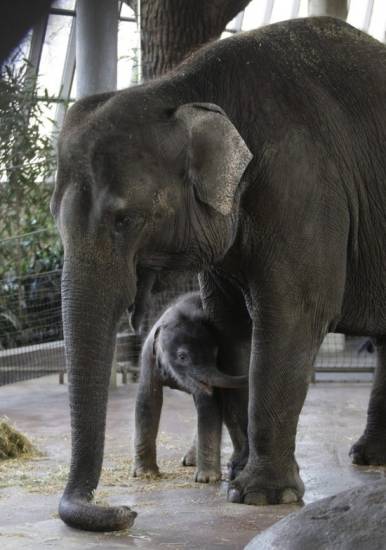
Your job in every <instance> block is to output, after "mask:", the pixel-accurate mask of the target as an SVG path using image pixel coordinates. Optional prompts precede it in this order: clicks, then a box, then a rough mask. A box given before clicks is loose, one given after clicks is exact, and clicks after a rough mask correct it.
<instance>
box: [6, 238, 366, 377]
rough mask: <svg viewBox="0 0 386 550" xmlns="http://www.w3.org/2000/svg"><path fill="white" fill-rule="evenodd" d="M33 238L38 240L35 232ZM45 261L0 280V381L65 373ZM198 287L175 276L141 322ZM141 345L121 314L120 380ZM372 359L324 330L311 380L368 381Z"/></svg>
mask: <svg viewBox="0 0 386 550" xmlns="http://www.w3.org/2000/svg"><path fill="white" fill-rule="evenodd" d="M22 238H24V239H25V236H23V237H22ZM29 238H30V237H29ZM35 238H36V239H41V235H40V233H38V234H37V235H35ZM55 238H57V237H55ZM18 239H19V240H20V238H16V239H13V240H12V239H6V241H0V256H3V257H4V256H5V255H6V254H5V251H4V249H5V248H8V247H10V246H13V247H15V246H19V243H17V241H18ZM48 264H50V262H49V263H48ZM48 264H47V263H46V264H44V263H43V264H41V263H40V264H39V263H38V264H36V263H35V264H34V265H35V266H36V265H37V266H38V267H39V271H36V272H31V271H30V272H28V273H26V274H23V275H18V276H17V275H15V273H13V274H12V276H9V275H8V276H3V278H1V279H0V385H4V384H9V383H12V382H17V381H21V380H26V379H30V378H35V377H39V376H43V375H46V374H49V373H62V374H63V373H64V372H65V358H64V344H63V329H62V317H61V296H60V278H61V270H60V268H58V269H51V270H45V269H44V265H48ZM51 265H52V262H51ZM197 288H198V284H197V278H196V277H195V276H193V275H189V276H183V277H178V278H176V279H175V280H173V284H172V285H170V284H168V285H167V287H166V290H163V291H162V292H159V293H157V294H154V295H153V296H152V299H151V302H150V305H149V309H148V312H147V314H146V319H145V327H146V328H147V329H148V328H150V327H151V326H152V324H153V323H154V321H155V320H156V319H157V318H158V316H159V315H160V313H161V311H162V310H163V309H164V308H165V307H166V305H167V304H168V303H170V302H171V301H173V300H174V299H176V298H177V297H178V296H179V295H180V294H183V293H185V292H189V291H192V290H196V289H197ZM141 344H142V342H141V339H140V338H139V337H136V336H135V335H134V334H133V332H132V330H131V325H130V323H129V319H128V316H127V315H126V314H125V315H124V316H123V317H122V319H121V321H120V324H119V329H118V335H117V345H116V365H117V367H118V372H119V371H120V372H122V374H123V377H124V379H125V380H126V379H127V375H128V374H129V373H130V374H131V375H133V376H135V375H136V373H137V371H138V357H139V354H140V349H141ZM375 363H376V353H374V347H373V346H372V344H371V342H370V341H369V340H367V339H366V338H350V337H345V336H343V335H341V334H329V335H328V336H327V337H326V338H325V340H324V342H323V344H322V347H321V349H320V352H319V354H318V356H317V359H316V362H315V375H314V379H316V380H359V381H361V380H370V379H371V377H372V373H373V370H374V367H375Z"/></svg>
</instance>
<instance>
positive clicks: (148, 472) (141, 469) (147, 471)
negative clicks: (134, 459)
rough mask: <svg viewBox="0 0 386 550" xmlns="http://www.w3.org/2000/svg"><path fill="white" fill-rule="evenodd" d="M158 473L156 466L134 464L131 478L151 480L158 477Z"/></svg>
mask: <svg viewBox="0 0 386 550" xmlns="http://www.w3.org/2000/svg"><path fill="white" fill-rule="evenodd" d="M159 476H160V472H159V469H158V466H157V464H139V463H136V464H135V466H134V469H133V477H140V478H143V479H146V478H147V479H149V478H150V479H151V478H155V477H159Z"/></svg>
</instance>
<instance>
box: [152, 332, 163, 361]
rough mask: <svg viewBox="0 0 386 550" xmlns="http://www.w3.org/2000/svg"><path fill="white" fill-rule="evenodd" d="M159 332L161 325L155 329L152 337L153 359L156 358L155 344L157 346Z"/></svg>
mask: <svg viewBox="0 0 386 550" xmlns="http://www.w3.org/2000/svg"><path fill="white" fill-rule="evenodd" d="M160 330H161V325H160V326H159V327H157V328H156V331H155V333H154V337H153V357H156V355H157V344H158V337H159V333H160Z"/></svg>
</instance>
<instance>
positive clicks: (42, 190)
mask: <svg viewBox="0 0 386 550" xmlns="http://www.w3.org/2000/svg"><path fill="white" fill-rule="evenodd" d="M52 100H53V98H51V97H49V96H48V94H47V92H46V91H45V92H44V93H42V92H41V91H40V90H39V88H38V86H37V78H36V75H34V73H33V71H32V68H31V66H30V65H29V64H28V62H27V61H23V62H20V61H18V62H14V63H11V64H9V65H6V66H3V67H2V68H1V69H0V120H1V124H0V258H1V261H0V349H1V347H3V348H9V347H14V346H15V345H25V344H27V343H33V342H35V341H44V340H46V339H47V338H48V339H50V335H49V331H48V329H45V328H44V330H43V329H41V328H37V327H38V323H37V320H38V319H37V318H38V316H39V312H40V311H41V310H42V307H43V305H42V304H44V303H47V297H46V296H45V295H49V299H50V301H51V302H50V303H54V302H55V303H56V301H57V296H58V293H59V288H58V285H57V283H56V280H57V275H56V274H55V273H54V274H52V275H48V279H47V278H44V277H42V274H45V273H47V272H55V271H56V270H58V269H60V267H61V263H62V255H63V254H62V247H61V244H60V239H59V237H58V235H57V232H56V229H55V226H54V222H53V219H52V216H51V213H50V210H49V203H50V197H51V194H52V187H53V173H54V169H55V154H54V147H53V143H52V139H51V136H52V131H51V132H50V133H48V132H47V129H48V127H49V129H50V130H51V129H52V124H53V121H52V120H50V119H49V117H48V116H47V114H46V109H47V107H48V106H49V105H50V104H52ZM47 281H48V282H47ZM47 307H48V306H47ZM59 315H60V312H59ZM57 317H58V314H57V313H56V312H55V322H56V324H57V323H58V320H57ZM47 323H48V319H47ZM40 324H41V323H40ZM51 339H52V337H51Z"/></svg>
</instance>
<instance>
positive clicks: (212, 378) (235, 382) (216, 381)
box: [203, 366, 248, 389]
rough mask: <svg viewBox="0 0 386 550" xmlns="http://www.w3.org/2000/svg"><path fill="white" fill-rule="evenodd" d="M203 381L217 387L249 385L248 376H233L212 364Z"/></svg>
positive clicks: (243, 386) (242, 386)
mask: <svg viewBox="0 0 386 550" xmlns="http://www.w3.org/2000/svg"><path fill="white" fill-rule="evenodd" d="M203 382H205V384H207V385H209V386H213V387H215V388H229V389H230V388H245V387H247V386H248V376H247V375H244V376H231V375H229V374H225V373H223V372H221V371H219V370H218V368H217V367H215V366H212V367H211V368H210V370H209V373H208V374H207V376H206V379H205V380H203Z"/></svg>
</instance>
